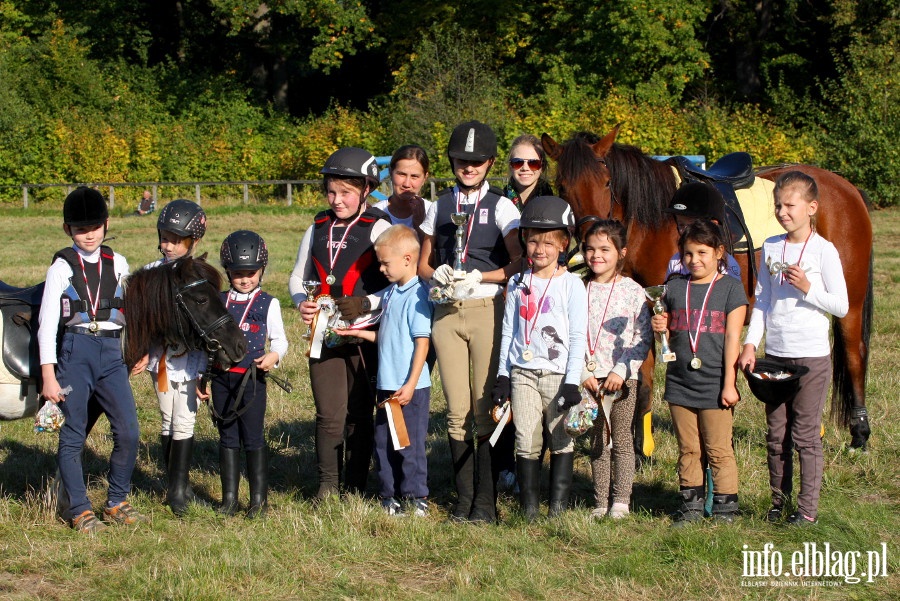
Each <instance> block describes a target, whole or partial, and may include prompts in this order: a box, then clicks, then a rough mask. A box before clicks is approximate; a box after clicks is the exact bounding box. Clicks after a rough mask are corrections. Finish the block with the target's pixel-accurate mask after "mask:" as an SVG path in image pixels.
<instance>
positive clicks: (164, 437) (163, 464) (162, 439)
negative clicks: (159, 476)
mask: <svg viewBox="0 0 900 601" xmlns="http://www.w3.org/2000/svg"><path fill="white" fill-rule="evenodd" d="M171 452H172V435H171V434H160V435H159V467H160V469H164V470H168V469H169V453H171Z"/></svg>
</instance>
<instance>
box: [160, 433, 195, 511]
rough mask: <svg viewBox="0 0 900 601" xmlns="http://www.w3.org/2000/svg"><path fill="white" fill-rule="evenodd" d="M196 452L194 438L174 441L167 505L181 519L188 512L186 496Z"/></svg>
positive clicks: (170, 459)
mask: <svg viewBox="0 0 900 601" xmlns="http://www.w3.org/2000/svg"><path fill="white" fill-rule="evenodd" d="M193 450H194V437H193V436H192V437H190V438H185V439H183V440H173V441H172V447H171V450H170V451H169V487H168V489H167V491H166V504H167V505H168V506H169V507H170V508H171V509H172V513H174V514H175V515H177V516H179V517H181V516H182V515H184V513H185V512H186V511H187V506H188V500H187V497H186V496H185V491H186V489H187V483H188V477H189V474H190V468H191V455H192V452H193Z"/></svg>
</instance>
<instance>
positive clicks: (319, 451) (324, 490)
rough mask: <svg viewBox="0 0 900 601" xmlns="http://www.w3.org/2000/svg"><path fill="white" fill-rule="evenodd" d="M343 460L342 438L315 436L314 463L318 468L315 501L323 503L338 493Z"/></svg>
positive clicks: (320, 434)
mask: <svg viewBox="0 0 900 601" xmlns="http://www.w3.org/2000/svg"><path fill="white" fill-rule="evenodd" d="M343 458H344V442H343V439H342V438H335V437H331V436H327V435H326V434H323V433H317V434H316V462H317V463H318V468H319V490H318V492H317V493H316V496H315V500H316V501H324V500H325V499H327V498H328V497H330V496H332V495H337V494H339V493H340V482H341V468H342V464H343Z"/></svg>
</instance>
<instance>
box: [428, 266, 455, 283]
mask: <svg viewBox="0 0 900 601" xmlns="http://www.w3.org/2000/svg"><path fill="white" fill-rule="evenodd" d="M431 279H432V280H433V281H434V283H435V285H437V286H446V285H447V284H449V283H450V282H452V281H453V268H452V267H450V266H449V265H440V266H438V268H437V269H435V270H434V274H432V276H431Z"/></svg>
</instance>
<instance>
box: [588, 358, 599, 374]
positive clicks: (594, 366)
mask: <svg viewBox="0 0 900 601" xmlns="http://www.w3.org/2000/svg"><path fill="white" fill-rule="evenodd" d="M587 369H588V371H590V372H592V371H594V370H595V369H597V362H596V361H594V360H593V359H591V360H590V361H588V362H587Z"/></svg>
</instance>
